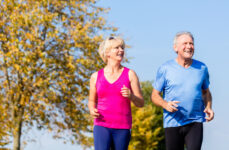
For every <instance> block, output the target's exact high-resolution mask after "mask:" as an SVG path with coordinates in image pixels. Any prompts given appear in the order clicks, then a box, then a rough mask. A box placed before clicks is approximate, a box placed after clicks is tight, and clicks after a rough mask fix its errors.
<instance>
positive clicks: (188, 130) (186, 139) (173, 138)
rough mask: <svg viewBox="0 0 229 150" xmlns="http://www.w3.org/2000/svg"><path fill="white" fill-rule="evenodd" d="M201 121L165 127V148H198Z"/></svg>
mask: <svg viewBox="0 0 229 150" xmlns="http://www.w3.org/2000/svg"><path fill="white" fill-rule="evenodd" d="M202 141H203V123H199V122H194V123H190V124H187V125H184V126H180V127H169V128H165V142H166V150H184V146H185V147H186V148H187V150H200V149H201V145H202Z"/></svg>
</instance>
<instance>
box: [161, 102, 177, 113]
mask: <svg viewBox="0 0 229 150" xmlns="http://www.w3.org/2000/svg"><path fill="white" fill-rule="evenodd" d="M177 103H180V102H179V101H169V102H167V103H166V105H165V107H164V109H166V110H167V111H169V112H175V111H178V109H177V107H178V105H177Z"/></svg>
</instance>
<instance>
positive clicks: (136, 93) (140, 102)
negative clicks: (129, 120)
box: [121, 70, 144, 107]
mask: <svg viewBox="0 0 229 150" xmlns="http://www.w3.org/2000/svg"><path fill="white" fill-rule="evenodd" d="M129 79H130V85H131V89H132V92H131V90H130V89H128V88H127V87H126V86H123V88H122V90H121V92H122V95H123V96H124V97H128V98H129V99H130V100H131V101H132V102H133V103H134V105H135V106H137V107H143V106H144V99H143V96H142V93H141V89H140V83H139V80H138V77H137V75H136V73H135V72H134V71H133V70H130V71H129Z"/></svg>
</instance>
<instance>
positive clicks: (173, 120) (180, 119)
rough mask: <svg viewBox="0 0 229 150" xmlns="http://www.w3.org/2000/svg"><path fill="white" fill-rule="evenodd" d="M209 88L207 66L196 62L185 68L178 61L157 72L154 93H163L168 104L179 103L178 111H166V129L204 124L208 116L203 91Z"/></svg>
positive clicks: (171, 61) (171, 62)
mask: <svg viewBox="0 0 229 150" xmlns="http://www.w3.org/2000/svg"><path fill="white" fill-rule="evenodd" d="M208 86H209V74H208V69H207V66H206V65H205V64H204V63H202V62H200V61H197V60H194V59H193V61H192V64H191V66H189V67H188V68H184V67H182V66H181V65H179V64H178V63H177V62H176V60H169V61H167V62H166V63H164V64H163V65H162V66H161V67H160V68H159V69H158V72H157V76H156V81H155V82H154V89H156V90H158V91H160V92H163V99H164V100H166V101H179V102H180V103H178V111H176V112H168V111H166V110H165V109H164V113H163V117H164V118H163V119H164V128H167V127H178V126H183V125H186V124H189V123H192V122H204V121H205V113H204V112H203V111H204V101H203V98H202V90H203V89H207V88H208Z"/></svg>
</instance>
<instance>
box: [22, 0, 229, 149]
mask: <svg viewBox="0 0 229 150" xmlns="http://www.w3.org/2000/svg"><path fill="white" fill-rule="evenodd" d="M99 5H100V6H103V7H110V9H111V10H110V12H109V13H108V14H107V15H105V18H106V19H107V20H108V22H109V23H110V24H112V25H114V26H116V27H118V28H119V33H120V35H121V36H122V37H123V38H124V39H126V43H127V44H128V45H130V46H131V48H130V49H127V56H128V57H131V59H130V63H129V64H125V65H126V66H127V67H129V68H131V69H133V70H135V72H136V73H137V74H138V76H139V79H140V81H145V80H154V79H155V75H156V71H157V68H158V67H159V66H160V65H161V64H162V63H164V62H165V61H167V60H169V59H173V58H175V57H176V54H175V53H174V51H173V49H172V42H173V37H174V35H175V34H176V33H177V32H178V31H184V30H187V31H191V32H192V33H193V35H194V38H195V55H194V58H195V59H198V60H200V61H203V62H204V63H205V64H206V65H207V66H208V69H209V73H210V82H211V84H210V90H211V92H212V96H213V109H214V111H215V119H214V120H213V121H212V122H210V123H205V124H204V141H203V146H202V150H216V149H218V150H226V149H229V142H228V139H229V119H228V118H227V117H226V116H227V115H228V114H229V113H228V110H229V109H228V106H229V94H228V93H229V89H228V88H227V84H229V77H228V76H229V69H228V68H229V67H228V65H229V59H228V57H229V9H228V6H229V1H228V0H217V1H216V0H173V1H169V0H162V1H159V0H141V1H140V0H100V2H99ZM34 132H35V133H36V134H37V136H38V138H37V143H31V144H28V146H27V147H26V148H25V150H31V149H33V150H40V149H41V150H63V149H64V150H74V149H75V150H80V149H81V148H80V147H79V146H72V145H64V144H62V143H61V141H54V140H52V139H51V136H50V135H47V134H43V135H40V134H38V133H37V132H36V131H34Z"/></svg>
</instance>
